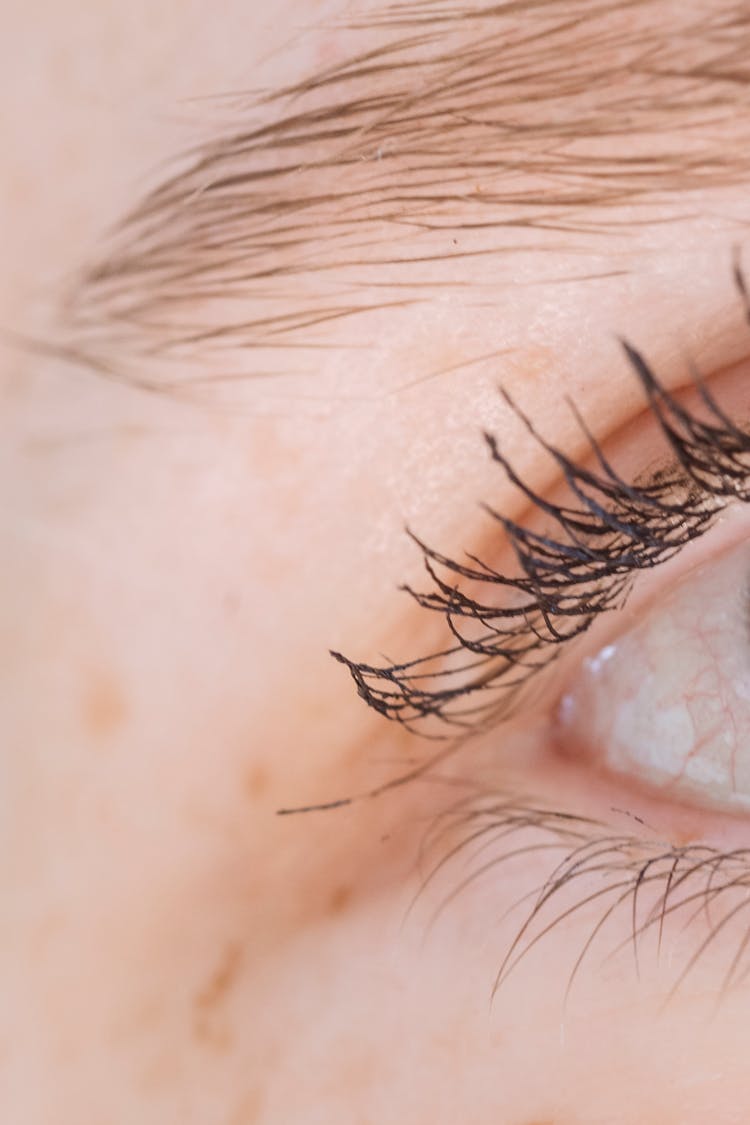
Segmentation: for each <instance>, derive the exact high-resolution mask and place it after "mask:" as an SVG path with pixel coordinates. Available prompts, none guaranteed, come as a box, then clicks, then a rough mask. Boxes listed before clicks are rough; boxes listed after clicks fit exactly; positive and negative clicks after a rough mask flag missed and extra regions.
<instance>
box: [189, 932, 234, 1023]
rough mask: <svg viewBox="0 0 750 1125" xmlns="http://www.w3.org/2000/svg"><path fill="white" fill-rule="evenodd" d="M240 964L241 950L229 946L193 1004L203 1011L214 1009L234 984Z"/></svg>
mask: <svg viewBox="0 0 750 1125" xmlns="http://www.w3.org/2000/svg"><path fill="white" fill-rule="evenodd" d="M241 963H242V950H241V949H240V947H239V946H238V945H230V946H229V947H228V948H227V949H226V951H225V953H224V955H223V957H222V959H221V961H220V962H219V965H218V967H217V968H216V970H215V971H214V973H212V975H211V977H210V979H209V981H208V983H207V984H206V986H205V987H204V988H203V989H202V990H201V991H200V992H199V993H198V995H197V997H196V999H195V1003H196V1006H197V1007H198V1008H201V1009H203V1010H206V1009H210V1008H215V1007H216V1005H217V1004H219V1003H220V1002H221V1000H223V999H224V997H225V996H226V994H227V992H228V991H229V989H230V988H231V987H232V985H233V984H234V982H235V980H236V978H237V974H238V973H239V970H240V965H241Z"/></svg>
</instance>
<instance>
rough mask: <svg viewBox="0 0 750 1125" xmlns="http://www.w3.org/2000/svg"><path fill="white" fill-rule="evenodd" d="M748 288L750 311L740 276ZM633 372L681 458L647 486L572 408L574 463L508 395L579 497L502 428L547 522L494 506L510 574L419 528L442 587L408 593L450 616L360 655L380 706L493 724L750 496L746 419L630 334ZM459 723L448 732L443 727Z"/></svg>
mask: <svg viewBox="0 0 750 1125" xmlns="http://www.w3.org/2000/svg"><path fill="white" fill-rule="evenodd" d="M738 283H739V284H740V290H741V294H742V296H743V300H744V301H745V311H746V315H749V316H750V313H748V305H747V296H746V293H745V289H744V282H742V280H741V275H738ZM623 347H624V349H625V353H626V356H627V358H628V360H629V363H630V366H631V368H632V371H633V373H634V374H635V376H636V378H637V380H638V382H639V383H640V385H641V387H642V389H643V392H644V394H645V397H646V402H647V404H648V407H649V409H650V411H651V413H652V414H653V416H654V418H655V419H656V422H657V424H658V426H659V429H660V431H661V433H662V436H663V437H664V439H665V441H666V444H667V446H668V449H669V452H670V454H671V456H672V467H671V468H668V469H665V468H663V467H662V468H660V469H659V470H658V471H657V472H655V473H653V474H650V475H649V476H647V477H646V478H645V479H643V480H641V481H640V482H639V483H637V484H629V483H628V482H627V481H625V480H623V479H622V477H620V476H619V475H618V473H617V472H616V471H615V469H614V468H613V467H612V465H611V464H610V462H609V461H608V459H607V457H606V455H605V453H604V451H603V450H602V448H601V446H600V445H599V443H598V442H597V440H596V438H595V437H594V436H593V435H592V433H591V432H590V430H589V429H588V428H587V427H586V424H585V422H584V420H583V419H582V418H581V416H580V415H579V414H578V412H577V411H575V407H574V408H573V409H574V412H575V415H576V418H577V420H578V422H579V424H580V426H581V427H582V429H583V431H584V434H585V436H586V438H587V440H588V443H589V446H590V449H591V454H592V457H593V461H594V468H593V469H588V468H585V467H581V466H580V465H576V464H574V463H573V462H572V461H571V460H570V458H569V457H567V456H566V454H565V453H564V452H562V450H560V449H559V448H557V447H556V446H554V445H552V444H550V443H549V442H548V441H546V440H545V439H544V438H543V437H542V436H541V435H540V434H539V433H538V432H537V430H536V429H535V428H534V426H533V424H532V423H531V422H530V421H529V419H528V418H527V417H526V416H525V415H524V414H523V413H522V412H521V410H520V409H519V408H518V407H517V406H516V405H515V404H514V403H513V401H512V400H511V399H510V398H509V397H508V396H507V395H505V398H506V400H507V401H508V403H509V405H510V406H511V407H512V408H513V409H514V410H515V412H516V414H518V415H519V417H520V418H521V420H522V421H523V423H524V424H525V426H526V428H527V430H528V432H529V435H530V436H531V438H532V439H533V440H534V441H535V442H536V443H537V444H538V445H540V446H541V447H542V448H543V449H544V451H545V452H546V453H547V454H548V455H549V456H550V457H551V458H552V459H553V460H554V461H555V462H556V463H557V467H558V469H559V472H560V475H561V477H562V480H563V481H564V483H565V485H566V487H567V491H568V493H569V495H570V497H571V500H570V502H569V503H567V504H555V503H552V502H551V501H549V500H547V499H545V497H544V496H542V495H540V494H539V493H537V492H535V491H534V490H533V489H532V488H530V487H529V486H528V485H526V484H525V483H524V481H523V480H522V479H521V478H520V477H519V476H518V474H517V473H516V472H515V470H514V468H513V466H512V464H511V463H510V462H509V461H508V460H507V458H506V457H505V456H504V455H503V453H502V451H501V448H500V446H499V444H498V442H497V440H496V438H495V437H494V435H492V434H485V440H486V443H487V445H488V447H489V451H490V454H491V456H492V458H493V460H494V461H495V462H496V464H497V465H498V466H499V467H500V468H501V469H502V470H503V472H504V473H505V475H506V476H507V478H508V479H509V480H510V482H511V483H512V484H513V485H514V486H515V487H516V488H517V489H519V490H520V491H521V492H522V493H523V494H524V496H525V497H526V499H527V500H528V501H530V502H531V504H532V506H533V508H534V509H535V510H536V512H537V513H539V514H541V515H542V517H544V518H545V519H546V521H547V524H546V526H545V529H544V531H543V532H538V531H532V530H530V529H529V528H528V527H526V526H523V525H521V524H519V523H517V522H516V521H514V520H512V519H509V518H508V517H506V516H504V515H503V514H502V513H501V512H499V511H496V510H495V509H493V508H491V507H489V506H487V505H484V507H485V510H486V512H487V513H488V514H489V515H490V516H491V517H492V519H493V520H495V521H496V523H497V524H498V525H499V528H500V531H501V533H502V535H503V538H504V542H505V544H507V546H508V547H509V548H510V552H511V554H512V555H513V557H514V558H515V561H516V571H515V572H513V573H507V572H502V571H498V570H497V569H496V568H495V567H493V566H491V565H489V564H488V563H487V562H485V561H483V560H482V559H480V558H477V557H476V556H475V555H473V554H469V553H468V552H467V553H466V555H465V559H466V561H465V562H459V561H456V560H454V559H451V558H449V557H448V556H446V555H444V554H441V553H439V552H438V551H436V550H434V549H433V548H431V547H429V546H427V545H426V544H425V543H424V542H422V541H421V540H419V539H417V538H416V536H414V535H412V539H414V541H415V543H417V545H418V546H419V548H420V550H421V551H422V555H423V559H424V565H425V569H426V572H427V575H428V577H429V579H430V583H431V586H430V588H429V589H428V590H427V591H426V592H421V591H415V590H414V589H412V588H411V587H408V586H407V587H403V589H404V590H405V591H406V592H407V593H408V594H410V595H411V597H412V598H413V599H414V600H415V601H416V602H417V603H418V605H420V606H421V607H422V608H423V609H426V610H430V611H432V612H433V613H437V614H439V615H441V616H442V617H443V618H444V621H445V625H446V632H447V635H448V637H449V638H450V643H449V644H448V646H447V647H445V648H443V649H442V650H440V651H437V652H433V653H430V654H429V655H427V656H424V657H418V658H417V659H413V660H409V661H407V662H405V663H396V664H386V665H380V666H378V665H372V664H365V663H358V662H357V661H354V660H352V659H350V658H349V657H346V656H344V655H343V654H342V653H340V652H332V653H331V655H332V656H333V657H334V658H335V659H336V660H338V661H339V662H340V663H342V664H344V665H345V666H346V667H347V668H348V669H349V671H350V673H351V676H352V679H353V680H354V683H355V685H356V687H357V691H358V693H359V695H360V696H361V697H362V698H363V699H364V700H365V702H366V703H367V704H368V705H369V706H370V707H372V708H373V709H374V710H375V711H378V712H380V713H381V714H382V715H385V716H386V717H387V718H389V719H394V720H396V721H397V722H399V723H401V724H402V725H403V726H405V727H406V728H407V729H409V730H413V731H415V732H417V733H419V734H422V735H425V734H426V735H428V736H429V737H432V738H443V737H449V736H450V735H451V734H456V733H457V732H461V731H469V732H471V731H475V730H479V729H484V728H486V727H487V726H489V725H491V724H492V723H493V722H495V721H499V720H502V719H505V718H507V717H509V715H510V714H512V712H513V708H514V705H515V704H516V703H517V702H518V699H519V695H520V693H521V691H522V690H523V689H524V688H526V687H527V686H528V685H529V683H530V682H531V681H532V680H534V679H535V677H536V676H537V675H538V674H539V673H540V672H542V671H543V670H544V669H545V668H547V667H548V666H549V665H550V664H551V663H552V662H553V661H554V660H555V659H556V658H557V657H558V656H559V655H560V654H561V652H562V651H563V650H564V648H565V646H566V645H567V644H569V642H570V641H572V640H574V639H575V638H576V637H578V636H580V635H581V634H583V633H585V632H586V631H587V630H588V629H589V628H590V627H591V625H592V624H593V622H594V621H595V620H596V619H597V618H598V617H599V616H600V615H601V614H603V613H608V612H611V611H613V610H617V609H621V608H622V607H623V605H624V604H625V601H626V599H627V597H628V595H629V593H630V590H631V588H632V585H633V581H634V578H635V576H636V575H637V574H638V573H639V571H642V570H648V569H651V568H653V567H656V566H659V565H660V564H661V563H664V562H666V561H667V560H669V559H671V558H673V557H674V556H675V555H677V554H678V553H679V552H680V551H681V550H682V549H683V548H684V547H685V546H687V544H688V543H690V542H692V541H693V540H695V539H698V538H700V536H702V535H704V534H705V533H706V532H707V531H708V530H709V529H710V527H711V526H712V525H713V523H714V522H715V520H716V518H717V516H718V515H719V514H720V513H721V512H722V511H723V509H724V508H725V507H726V505H727V504H728V503H729V502H730V501H731V500H739V501H741V502H744V503H748V502H750V434H749V433H748V432H746V431H745V430H743V429H741V428H740V427H739V426H737V425H736V424H735V423H734V422H733V421H732V419H731V418H730V417H729V416H728V415H727V414H726V412H725V411H724V410H723V409H722V407H721V406H720V405H719V403H718V402H717V401H716V399H715V398H714V397H713V395H712V394H711V392H710V390H709V388H708V386H707V385H706V384H705V383H704V382H703V381H702V379H701V378H700V377H699V376H697V375H696V383H697V388H698V391H699V399H700V403H701V412H700V414H697V413H694V412H692V411H690V410H688V409H686V408H685V407H684V406H683V405H682V404H681V402H680V401H679V400H678V399H677V398H676V397H675V396H674V395H673V394H672V393H671V392H670V391H668V390H667V389H666V388H665V386H664V385H663V384H662V383H661V382H660V380H659V379H658V378H657V376H656V375H655V374H654V372H653V371H652V369H651V367H650V366H649V364H648V363H647V362H646V360H645V359H644V358H643V356H642V355H641V354H640V353H639V352H638V351H636V349H635V348H633V347H631V345H629V344H628V343H625V342H624V343H623ZM446 731H447V734H446V733H444V732H446Z"/></svg>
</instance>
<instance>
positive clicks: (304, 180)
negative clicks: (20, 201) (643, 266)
mask: <svg viewBox="0 0 750 1125" xmlns="http://www.w3.org/2000/svg"><path fill="white" fill-rule="evenodd" d="M341 26H342V27H346V29H347V30H348V32H350V33H352V34H354V33H355V32H357V31H361V32H362V33H363V35H366V37H367V44H368V46H367V49H366V50H361V51H359V52H357V51H353V52H352V54H351V56H350V57H348V58H346V59H345V60H344V61H342V62H340V63H338V64H337V65H336V66H333V67H331V68H330V69H327V70H323V71H320V72H318V73H314V74H310V75H307V76H306V77H304V78H303V79H301V80H300V81H299V82H297V83H295V84H293V85H291V86H286V87H284V88H282V89H277V90H274V91H270V92H265V93H261V94H258V95H257V97H255V99H254V101H253V104H252V105H251V107H250V109H249V110H248V108H247V104H246V103H245V104H244V105H242V106H241V107H239V108H237V109H236V114H237V120H238V125H237V128H236V129H224V130H223V131H222V135H220V136H219V137H218V138H216V137H213V138H210V139H208V140H207V141H206V142H205V143H203V144H201V145H200V146H199V147H197V148H196V149H194V150H193V151H192V152H191V153H188V154H187V156H184V155H183V156H182V157H181V158H180V159H179V161H178V162H177V163H176V166H175V169H174V171H172V172H170V173H169V174H167V176H166V178H165V179H164V180H163V182H162V183H161V184H160V185H159V186H157V187H156V188H155V189H154V190H152V191H150V192H149V193H148V194H147V195H146V196H145V198H143V199H142V200H141V201H140V202H139V203H138V204H137V205H136V206H135V207H134V208H133V209H132V210H131V212H130V213H129V214H128V215H127V216H125V218H124V219H123V220H122V221H121V222H120V223H118V225H117V227H116V229H115V230H114V231H113V233H112V235H111V236H110V237H109V238H108V239H107V240H106V243H105V245H104V247H103V248H102V249H101V251H100V252H99V253H98V254H97V255H95V257H94V259H93V261H92V262H91V263H90V264H89V265H87V266H86V267H84V268H83V269H82V270H81V271H80V272H79V273H78V275H77V276H76V277H75V279H74V281H73V284H72V286H71V287H70V290H69V292H68V294H67V298H66V302H65V309H64V317H63V324H64V334H65V337H66V341H67V342H66V345H65V346H66V347H67V348H68V350H69V352H71V353H73V354H75V355H77V356H79V357H83V358H85V359H86V361H87V362H89V363H91V364H93V365H95V366H97V367H99V368H100V369H102V370H108V371H109V372H110V373H112V372H123V373H127V372H128V371H130V372H134V371H139V370H141V369H142V368H143V365H144V363H154V362H156V361H163V360H169V359H172V360H174V361H176V367H175V370H177V368H179V367H180V365H181V364H182V363H183V361H185V360H186V359H188V358H189V357H190V356H191V355H193V354H195V353H196V352H200V354H201V356H206V355H208V356H209V357H210V360H211V365H212V367H213V369H214V370H215V371H216V372H217V373H219V372H222V371H224V370H226V371H227V372H229V371H231V370H232V369H233V367H234V368H237V363H238V359H237V357H238V356H240V357H241V359H240V361H239V370H240V371H241V372H242V373H244V374H247V375H253V374H263V373H264V371H266V370H271V369H277V367H278V365H277V364H275V363H274V356H275V355H276V356H277V355H278V354H279V350H280V349H282V348H283V349H284V351H285V355H287V356H288V355H289V354H293V350H294V349H295V348H298V349H304V348H313V349H314V348H315V347H317V346H321V341H324V340H325V339H326V338H327V337H329V336H330V333H331V331H332V326H333V328H336V330H337V331H340V330H341V326H342V325H344V324H345V325H348V326H350V327H351V326H352V325H354V326H355V327H356V323H357V321H358V318H360V317H361V316H362V314H363V313H365V312H367V313H368V314H372V312H373V311H374V310H377V309H390V310H398V309H401V308H405V307H412V306H414V305H415V304H418V303H420V302H422V301H424V300H426V299H429V298H431V297H434V295H435V293H436V292H439V291H441V290H443V291H445V292H447V293H448V294H450V293H451V292H455V291H456V289H457V288H458V287H466V286H469V285H471V286H475V287H476V286H477V285H478V284H479V283H480V279H481V277H482V276H483V274H482V271H483V270H484V271H485V273H486V263H487V261H488V260H491V262H492V270H493V273H492V284H493V285H496V284H498V283H499V282H500V283H501V282H502V280H503V278H504V277H505V278H506V279H507V278H508V276H509V273H508V269H509V267H507V266H505V265H504V263H505V262H507V261H508V260H509V252H510V251H512V250H514V249H519V248H521V249H523V248H527V249H531V250H535V249H538V248H540V247H545V246H549V245H563V246H564V247H565V248H566V250H567V251H570V252H571V253H575V252H576V251H577V250H580V249H581V248H585V247H591V246H592V245H594V244H596V242H597V239H598V238H599V235H600V234H601V233H602V232H607V233H608V235H609V236H610V238H611V236H612V233H613V232H615V231H617V229H618V227H619V228H620V229H621V230H622V232H623V235H624V236H627V235H628V232H632V229H633V228H634V227H636V226H638V225H639V224H648V223H651V222H657V221H660V219H659V216H661V215H662V214H663V208H664V204H665V202H668V203H669V205H670V207H671V208H672V209H673V210H674V208H675V206H677V203H676V201H677V200H679V207H681V208H682V209H683V210H684V213H688V212H689V211H690V210H691V208H693V209H694V206H695V202H694V201H695V198H696V195H695V193H698V192H700V193H705V192H706V190H707V189H721V188H725V187H731V186H732V185H734V184H737V183H739V182H744V181H746V180H747V177H748V174H749V173H750V144H749V143H748V142H749V141H750V114H748V98H749V97H750V62H748V60H750V11H748V8H747V6H746V5H745V4H744V3H741V2H738V0H732V2H717V0H710V2H705V3H690V4H685V3H679V2H678V3H674V2H669V0H623V2H621V3H619V4H618V5H616V6H615V5H613V4H612V0H578V2H576V0H506V2H504V3H474V4H471V3H468V4H467V3H465V2H460V0H421V2H420V0H412V2H404V3H398V4H387V5H385V6H384V7H382V8H381V9H380V10H378V11H376V12H372V13H370V14H368V15H367V16H366V17H363V18H362V19H361V20H352V19H349V20H345V21H343V23H342V25H341ZM248 118H249V119H250V120H251V122H252V123H250V124H248V123H247V122H248ZM701 198H704V195H702V196H701ZM555 240H557V241H555ZM613 268H614V267H613ZM625 268H627V267H625ZM504 271H505V272H504ZM485 299H486V294H485ZM389 315H397V313H396V311H393V312H392V313H389Z"/></svg>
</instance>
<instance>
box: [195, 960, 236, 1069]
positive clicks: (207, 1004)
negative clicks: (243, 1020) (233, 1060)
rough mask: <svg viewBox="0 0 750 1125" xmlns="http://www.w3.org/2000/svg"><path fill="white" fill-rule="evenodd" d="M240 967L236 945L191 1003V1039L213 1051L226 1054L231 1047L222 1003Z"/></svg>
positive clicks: (229, 1032)
mask: <svg viewBox="0 0 750 1125" xmlns="http://www.w3.org/2000/svg"><path fill="white" fill-rule="evenodd" d="M241 964H242V950H241V949H240V947H239V946H238V945H230V946H229V947H228V948H227V949H226V950H225V952H224V954H223V956H222V958H221V961H220V962H219V964H218V966H217V968H216V969H215V971H214V972H213V973H212V975H211V977H210V978H209V980H208V981H207V983H206V985H205V986H204V987H203V988H202V989H201V991H200V992H199V993H198V994H197V995H196V997H195V1000H194V1009H193V1031H194V1034H195V1037H196V1039H198V1040H200V1041H201V1042H202V1043H204V1044H205V1045H206V1046H207V1047H211V1048H213V1049H214V1050H216V1051H226V1050H228V1049H229V1048H230V1047H231V1046H232V1033H231V1030H230V1027H229V1025H228V1022H227V1019H226V1013H225V1012H224V1011H223V1002H224V1000H225V999H226V998H227V995H228V993H229V992H230V991H231V989H232V986H233V985H234V983H235V981H236V979H237V976H238V974H239V971H240V966H241Z"/></svg>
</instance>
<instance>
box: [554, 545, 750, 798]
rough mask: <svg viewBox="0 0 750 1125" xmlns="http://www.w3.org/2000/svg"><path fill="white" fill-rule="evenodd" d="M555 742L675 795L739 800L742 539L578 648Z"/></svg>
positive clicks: (747, 725) (747, 714) (748, 694)
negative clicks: (585, 649) (623, 623)
mask: <svg viewBox="0 0 750 1125" xmlns="http://www.w3.org/2000/svg"><path fill="white" fill-rule="evenodd" d="M556 728H557V733H558V736H559V740H560V745H561V747H562V748H563V749H564V750H565V751H567V752H570V753H574V754H576V755H581V754H583V755H584V756H585V758H586V759H588V760H589V761H591V762H592V763H594V764H599V765H601V766H602V768H604V769H606V770H607V771H609V772H612V773H616V774H619V775H621V776H623V777H627V778H630V779H631V780H632V781H633V782H634V783H637V784H638V785H640V786H641V787H647V788H648V789H649V790H651V791H654V790H657V791H659V792H660V793H662V794H663V795H664V796H666V797H669V798H670V799H673V800H676V801H683V802H690V803H692V804H696V803H697V804H700V805H708V806H712V807H714V808H716V807H720V808H723V809H725V810H727V811H740V810H750V544H748V543H747V542H745V543H743V544H742V545H741V546H739V547H735V548H734V549H732V550H731V551H728V552H726V553H725V554H724V555H723V556H721V557H720V558H719V560H718V561H712V562H710V563H705V562H704V563H702V564H701V565H700V566H698V567H696V568H695V569H693V570H691V571H689V572H688V574H687V575H685V576H684V577H683V578H682V579H681V580H680V581H679V582H678V583H677V584H676V585H673V586H672V587H671V588H670V589H668V590H667V592H666V593H663V592H662V593H661V594H657V595H656V596H655V597H654V599H653V600H652V601H651V603H650V605H649V606H648V607H647V608H646V609H645V611H643V612H641V613H640V614H639V616H638V617H637V619H636V621H635V623H634V624H633V625H631V626H630V627H627V628H626V629H625V631H624V632H622V633H620V634H618V635H617V636H616V637H614V638H612V639H610V640H609V643H607V644H606V645H604V646H603V647H601V648H600V649H599V650H598V651H597V652H595V653H594V654H593V655H590V656H588V657H586V658H585V659H584V660H583V661H582V664H581V665H580V666H579V668H578V669H577V670H576V671H575V672H574V673H573V675H572V679H571V681H570V682H569V683H568V685H567V687H566V689H565V690H564V692H563V694H562V696H561V699H560V703H559V705H558V708H557V715H556Z"/></svg>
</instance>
